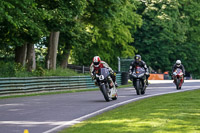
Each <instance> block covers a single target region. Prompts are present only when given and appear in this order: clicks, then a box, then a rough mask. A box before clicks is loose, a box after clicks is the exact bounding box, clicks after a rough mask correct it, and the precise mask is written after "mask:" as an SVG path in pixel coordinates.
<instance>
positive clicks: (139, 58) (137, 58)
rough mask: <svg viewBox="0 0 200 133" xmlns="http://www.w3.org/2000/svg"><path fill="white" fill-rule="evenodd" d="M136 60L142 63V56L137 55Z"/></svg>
mask: <svg viewBox="0 0 200 133" xmlns="http://www.w3.org/2000/svg"><path fill="white" fill-rule="evenodd" d="M134 59H135V61H136V62H137V63H138V62H140V61H141V56H140V55H139V54H137V55H135V57H134Z"/></svg>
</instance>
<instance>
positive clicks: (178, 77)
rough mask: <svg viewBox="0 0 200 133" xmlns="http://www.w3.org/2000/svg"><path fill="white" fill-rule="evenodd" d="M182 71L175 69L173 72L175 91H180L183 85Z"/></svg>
mask: <svg viewBox="0 0 200 133" xmlns="http://www.w3.org/2000/svg"><path fill="white" fill-rule="evenodd" d="M183 78H184V76H183V71H182V70H181V69H180V68H177V69H176V70H175V71H174V72H173V79H174V84H175V85H176V89H177V90H180V89H181V87H182V84H183Z"/></svg>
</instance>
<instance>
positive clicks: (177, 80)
mask: <svg viewBox="0 0 200 133" xmlns="http://www.w3.org/2000/svg"><path fill="white" fill-rule="evenodd" d="M179 85H180V79H178V78H177V79H176V89H177V90H179V89H180V88H181V87H179Z"/></svg>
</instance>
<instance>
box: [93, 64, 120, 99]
mask: <svg viewBox="0 0 200 133" xmlns="http://www.w3.org/2000/svg"><path fill="white" fill-rule="evenodd" d="M96 82H97V84H98V86H99V88H100V90H101V92H102V94H103V96H104V98H105V100H106V101H107V102H109V101H110V100H111V99H112V100H116V99H117V97H118V94H117V89H116V86H115V84H114V82H113V80H112V78H111V77H110V72H109V70H108V69H107V68H101V69H100V71H98V72H97V73H96Z"/></svg>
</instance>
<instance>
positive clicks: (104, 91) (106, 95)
mask: <svg viewBox="0 0 200 133" xmlns="http://www.w3.org/2000/svg"><path fill="white" fill-rule="evenodd" d="M100 90H101V92H102V94H103V96H104V98H105V100H106V101H107V102H109V101H110V98H109V96H108V91H107V88H106V86H105V84H104V85H101V86H100Z"/></svg>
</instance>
